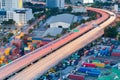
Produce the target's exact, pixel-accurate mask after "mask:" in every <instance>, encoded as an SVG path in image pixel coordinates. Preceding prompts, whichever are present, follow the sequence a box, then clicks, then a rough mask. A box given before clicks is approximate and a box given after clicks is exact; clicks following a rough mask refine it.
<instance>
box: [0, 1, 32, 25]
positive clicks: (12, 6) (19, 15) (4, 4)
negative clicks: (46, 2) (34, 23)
mask: <svg viewBox="0 0 120 80" xmlns="http://www.w3.org/2000/svg"><path fill="white" fill-rule="evenodd" d="M22 7H23V0H0V8H1V10H0V23H2V21H8V20H9V19H13V20H14V21H15V22H16V24H18V25H25V24H27V22H28V21H29V20H30V19H32V18H33V14H32V9H28V8H22ZM2 12H3V13H4V14H2Z"/></svg>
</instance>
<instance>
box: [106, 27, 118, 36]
mask: <svg viewBox="0 0 120 80" xmlns="http://www.w3.org/2000/svg"><path fill="white" fill-rule="evenodd" d="M117 34H118V32H117V28H116V27H108V28H106V29H105V30H104V36H105V37H110V38H116V36H117Z"/></svg>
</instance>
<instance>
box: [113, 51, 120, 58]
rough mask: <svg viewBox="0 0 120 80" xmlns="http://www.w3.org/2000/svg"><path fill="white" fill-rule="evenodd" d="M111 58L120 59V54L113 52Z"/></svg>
mask: <svg viewBox="0 0 120 80" xmlns="http://www.w3.org/2000/svg"><path fill="white" fill-rule="evenodd" d="M111 56H115V57H120V53H118V52H112V53H111Z"/></svg>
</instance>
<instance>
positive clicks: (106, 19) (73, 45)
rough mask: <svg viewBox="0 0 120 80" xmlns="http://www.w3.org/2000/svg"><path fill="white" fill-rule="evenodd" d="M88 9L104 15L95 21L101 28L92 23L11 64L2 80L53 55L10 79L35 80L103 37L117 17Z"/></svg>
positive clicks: (2, 70) (0, 74) (3, 69)
mask: <svg viewBox="0 0 120 80" xmlns="http://www.w3.org/2000/svg"><path fill="white" fill-rule="evenodd" d="M87 9H88V10H91V11H95V12H97V13H99V14H101V15H102V17H100V18H98V19H97V20H94V21H93V22H95V23H96V24H99V27H96V28H94V27H93V23H92V22H91V24H89V25H87V26H85V27H82V28H79V27H78V29H79V30H80V31H79V32H78V33H72V32H71V33H69V34H67V35H65V36H63V37H61V38H60V39H58V40H55V41H53V42H52V43H50V44H48V45H45V46H43V47H41V48H39V49H37V50H35V51H33V52H31V53H29V54H27V55H25V56H23V57H21V58H19V59H17V60H15V61H13V62H11V63H9V64H8V65H6V66H3V67H1V68H0V80H3V79H5V78H7V77H8V76H10V75H12V74H14V73H16V72H17V71H19V70H21V69H22V68H24V67H26V66H28V65H29V64H30V63H32V62H34V61H36V60H38V59H40V58H41V57H43V56H45V55H47V54H49V53H51V54H50V55H48V56H46V57H45V58H42V59H41V60H40V61H38V62H36V63H35V64H34V65H31V66H29V67H27V68H26V69H24V70H23V71H21V72H19V73H18V74H15V75H14V76H12V77H11V78H9V80H33V79H34V78H35V77H36V76H38V75H42V74H43V73H45V72H46V71H47V70H48V69H49V68H51V67H53V66H54V65H56V64H57V63H58V62H60V61H61V60H62V59H64V58H66V57H68V56H69V55H71V54H72V53H73V52H75V51H77V50H78V49H80V48H82V47H84V46H86V45H87V44H88V43H90V42H92V41H93V40H95V39H97V38H98V37H100V36H101V35H103V34H104V28H105V27H107V26H108V25H109V24H110V23H112V22H113V21H114V20H115V18H116V15H115V14H114V13H112V12H110V11H107V10H102V9H96V8H87ZM68 42H69V43H68ZM58 48H59V49H58ZM56 49H57V50H56ZM54 50H56V51H54ZM53 51H54V52H53Z"/></svg>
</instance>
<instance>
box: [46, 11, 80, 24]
mask: <svg viewBox="0 0 120 80" xmlns="http://www.w3.org/2000/svg"><path fill="white" fill-rule="evenodd" d="M77 20H78V17H77V16H74V15H72V14H67V13H65V14H60V15H56V16H52V17H50V18H48V19H47V21H46V23H45V24H50V23H55V22H65V23H69V24H71V23H72V22H76V21H77Z"/></svg>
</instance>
